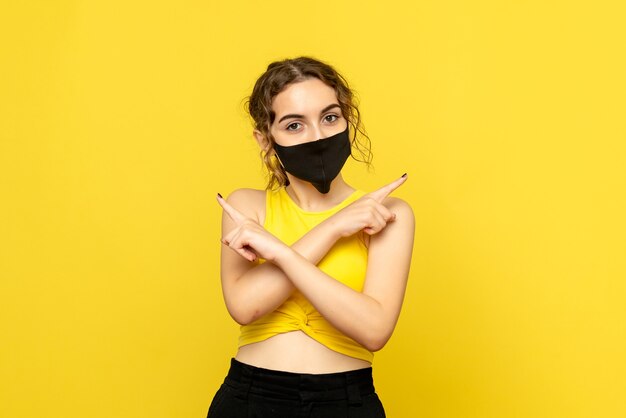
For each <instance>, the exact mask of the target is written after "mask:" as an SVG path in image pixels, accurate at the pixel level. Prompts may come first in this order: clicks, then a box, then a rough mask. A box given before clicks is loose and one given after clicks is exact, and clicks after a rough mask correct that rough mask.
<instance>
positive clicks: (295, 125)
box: [287, 122, 300, 131]
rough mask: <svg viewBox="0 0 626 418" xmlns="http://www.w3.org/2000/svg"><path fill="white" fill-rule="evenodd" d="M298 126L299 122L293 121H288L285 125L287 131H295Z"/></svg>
mask: <svg viewBox="0 0 626 418" xmlns="http://www.w3.org/2000/svg"><path fill="white" fill-rule="evenodd" d="M299 126H300V123H299V122H293V123H290V124H289V125H287V130H288V131H297V130H298V127H299Z"/></svg>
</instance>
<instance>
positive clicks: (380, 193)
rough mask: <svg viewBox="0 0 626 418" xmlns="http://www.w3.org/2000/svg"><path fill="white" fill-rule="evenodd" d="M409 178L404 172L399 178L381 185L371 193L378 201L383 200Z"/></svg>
mask: <svg viewBox="0 0 626 418" xmlns="http://www.w3.org/2000/svg"><path fill="white" fill-rule="evenodd" d="M406 179H407V174H406V173H404V174H403V175H402V176H401V177H400V178H399V179H396V180H394V181H392V182H391V183H389V184H387V185H385V186H383V187H381V188H380V189H378V190H374V191H373V192H372V193H370V195H371V196H372V197H373V198H374V199H376V200H377V201H378V202H380V203H382V201H383V200H384V199H385V198H386V197H387V196H389V195H390V194H391V192H393V191H394V190H396V189H397V188H398V187H400V186H401V185H402V184H403V183H404V182H405V181H406Z"/></svg>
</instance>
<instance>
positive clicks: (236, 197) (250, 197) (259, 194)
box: [226, 188, 265, 222]
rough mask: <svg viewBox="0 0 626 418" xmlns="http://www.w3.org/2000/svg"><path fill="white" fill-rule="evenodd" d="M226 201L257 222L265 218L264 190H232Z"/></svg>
mask: <svg viewBox="0 0 626 418" xmlns="http://www.w3.org/2000/svg"><path fill="white" fill-rule="evenodd" d="M226 201H227V202H228V203H230V204H231V205H232V206H233V207H234V208H235V209H237V210H238V211H240V212H241V213H243V214H244V215H247V216H249V217H251V218H253V219H256V220H257V222H261V220H262V219H263V218H264V217H265V190H258V189H249V188H241V189H235V190H233V191H232V192H231V193H230V194H229V195H228V197H227V198H226Z"/></svg>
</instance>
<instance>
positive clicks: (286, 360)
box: [235, 191, 371, 373]
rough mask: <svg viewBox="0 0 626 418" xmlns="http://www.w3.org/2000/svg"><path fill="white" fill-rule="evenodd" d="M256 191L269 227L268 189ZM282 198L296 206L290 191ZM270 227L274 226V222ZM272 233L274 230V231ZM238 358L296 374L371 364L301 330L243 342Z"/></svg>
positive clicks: (262, 217)
mask: <svg viewBox="0 0 626 418" xmlns="http://www.w3.org/2000/svg"><path fill="white" fill-rule="evenodd" d="M255 192H258V194H256V196H257V198H254V199H251V203H252V204H253V205H254V206H255V211H256V212H257V214H258V219H259V220H260V222H261V224H263V225H264V226H268V225H267V224H268V215H270V214H267V213H266V207H267V206H266V199H265V197H266V192H265V191H255ZM283 192H284V191H283ZM261 193H262V194H263V195H262V198H261ZM360 195H362V192H358V193H357V192H355V193H354V194H353V195H351V197H352V198H351V199H346V200H345V201H344V202H342V203H345V202H348V201H349V200H350V201H351V200H354V197H357V196H360ZM282 199H283V204H287V205H295V202H293V201H292V200H290V199H287V194H286V192H284V193H283V194H282ZM340 206H345V204H342V205H337V206H336V207H335V208H338V207H340ZM291 209H295V210H296V211H298V212H299V215H303V216H307V215H308V213H307V212H305V211H303V210H301V209H298V207H297V205H295V206H292V207H291ZM268 210H270V209H268ZM329 211H330V212H335V211H334V210H329ZM270 223H271V222H270ZM269 226H270V229H271V225H269ZM268 230H269V229H268ZM270 232H273V231H271V230H270ZM365 251H366V250H365ZM307 332H308V331H307ZM235 358H236V359H237V360H238V361H240V362H242V363H246V364H250V365H253V366H256V367H262V368H266V369H272V370H283V371H289V372H295V373H335V372H342V371H347V370H356V369H362V368H366V367H370V366H371V362H369V361H366V360H364V359H360V358H355V357H352V356H349V355H346V354H343V353H340V352H338V351H335V350H332V349H330V348H328V347H327V346H325V345H324V344H322V343H321V342H318V341H316V340H315V339H313V338H312V337H311V336H309V335H307V334H306V333H305V332H303V331H301V330H293V331H288V332H283V333H279V334H277V335H274V336H271V337H269V338H267V339H264V340H262V341H258V342H253V343H249V344H246V345H242V346H240V347H239V349H238V352H237V354H236V356H235Z"/></svg>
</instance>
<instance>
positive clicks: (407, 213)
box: [383, 196, 414, 220]
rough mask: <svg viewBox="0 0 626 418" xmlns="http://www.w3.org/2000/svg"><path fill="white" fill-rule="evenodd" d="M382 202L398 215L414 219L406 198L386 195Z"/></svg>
mask: <svg viewBox="0 0 626 418" xmlns="http://www.w3.org/2000/svg"><path fill="white" fill-rule="evenodd" d="M383 204H384V205H385V206H386V207H387V208H389V210H391V211H392V212H394V213H395V214H396V215H397V216H398V217H400V215H402V217H404V218H406V219H411V220H412V219H414V215H413V209H412V208H411V205H409V203H408V202H407V201H406V200H403V199H400V198H399V197H392V196H388V197H386V198H385V200H384V202H383Z"/></svg>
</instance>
